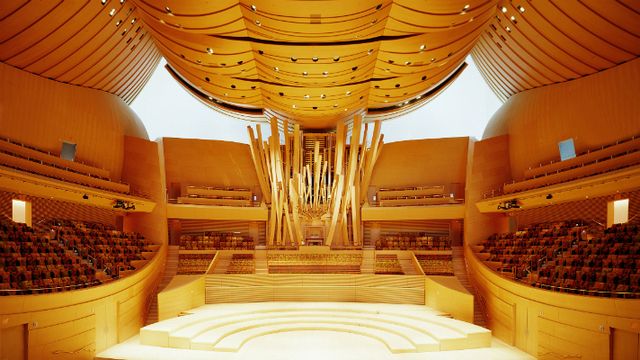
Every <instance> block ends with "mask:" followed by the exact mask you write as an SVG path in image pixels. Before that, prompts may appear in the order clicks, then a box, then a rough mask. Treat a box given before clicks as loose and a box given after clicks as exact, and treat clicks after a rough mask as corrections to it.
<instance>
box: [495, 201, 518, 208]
mask: <svg viewBox="0 0 640 360" xmlns="http://www.w3.org/2000/svg"><path fill="white" fill-rule="evenodd" d="M511 209H520V204H518V199H512V200H508V201H505V202H502V203H500V204H498V210H511Z"/></svg>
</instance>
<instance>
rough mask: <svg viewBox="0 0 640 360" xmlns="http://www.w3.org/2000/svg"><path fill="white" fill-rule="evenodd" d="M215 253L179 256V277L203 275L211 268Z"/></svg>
mask: <svg viewBox="0 0 640 360" xmlns="http://www.w3.org/2000/svg"><path fill="white" fill-rule="evenodd" d="M214 256H215V253H213V254H211V253H207V254H179V255H178V271H177V274H178V275H201V274H204V273H205V271H207V269H208V268H209V264H211V260H213V257H214Z"/></svg>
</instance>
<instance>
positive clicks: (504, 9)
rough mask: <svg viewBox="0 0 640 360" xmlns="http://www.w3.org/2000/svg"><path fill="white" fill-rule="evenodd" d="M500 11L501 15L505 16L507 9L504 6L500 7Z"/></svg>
mask: <svg viewBox="0 0 640 360" xmlns="http://www.w3.org/2000/svg"><path fill="white" fill-rule="evenodd" d="M500 11H502V13H503V14H506V12H507V7H506V6H503V7H501V8H500Z"/></svg>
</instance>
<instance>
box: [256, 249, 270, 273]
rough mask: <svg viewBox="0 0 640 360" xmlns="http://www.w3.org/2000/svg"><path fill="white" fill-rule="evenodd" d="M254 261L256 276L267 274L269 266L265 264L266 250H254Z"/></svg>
mask: <svg viewBox="0 0 640 360" xmlns="http://www.w3.org/2000/svg"><path fill="white" fill-rule="evenodd" d="M254 261H255V266H256V268H255V269H256V274H268V273H269V264H267V250H258V249H256V252H255V255H254Z"/></svg>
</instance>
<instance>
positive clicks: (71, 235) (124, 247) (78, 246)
mask: <svg viewBox="0 0 640 360" xmlns="http://www.w3.org/2000/svg"><path fill="white" fill-rule="evenodd" d="M52 230H53V231H54V233H55V239H56V240H58V242H60V243H61V244H64V246H65V247H67V248H68V249H73V250H74V251H75V252H76V254H78V255H79V256H80V257H81V258H83V259H84V260H86V261H88V262H89V263H90V264H91V265H92V266H93V267H95V268H96V269H97V270H102V271H104V273H105V274H106V275H108V276H109V277H111V278H112V279H117V278H120V277H122V276H124V275H126V274H127V273H129V272H132V271H134V270H136V268H139V267H141V266H143V265H144V264H145V263H146V262H147V261H148V259H150V258H151V257H152V256H153V255H154V253H155V250H156V247H157V245H152V244H151V243H149V242H148V241H147V240H145V239H144V237H143V236H142V235H140V234H137V233H125V232H121V231H117V230H115V229H114V228H113V227H110V226H107V225H104V224H98V223H87V222H80V221H70V220H53V221H52Z"/></svg>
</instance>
